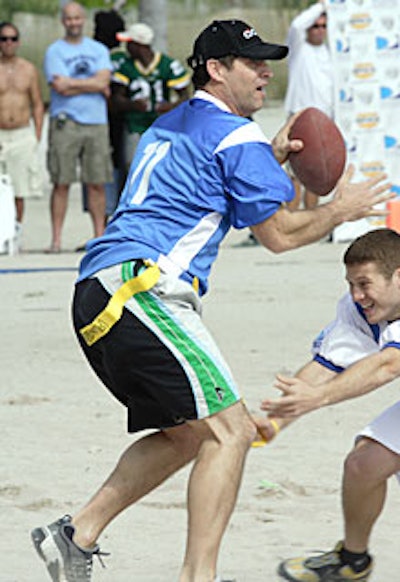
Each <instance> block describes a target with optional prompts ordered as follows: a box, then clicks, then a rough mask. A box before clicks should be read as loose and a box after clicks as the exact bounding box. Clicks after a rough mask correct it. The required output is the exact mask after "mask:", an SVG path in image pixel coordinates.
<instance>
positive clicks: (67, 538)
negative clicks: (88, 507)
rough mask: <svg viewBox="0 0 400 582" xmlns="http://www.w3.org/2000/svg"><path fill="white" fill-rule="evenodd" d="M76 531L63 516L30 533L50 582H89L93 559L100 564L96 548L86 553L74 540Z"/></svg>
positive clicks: (99, 555) (68, 517)
mask: <svg viewBox="0 0 400 582" xmlns="http://www.w3.org/2000/svg"><path fill="white" fill-rule="evenodd" d="M74 531H75V528H74V526H73V525H72V523H71V517H70V516H69V515H64V517H62V518H61V519H59V520H58V521H55V522H54V523H51V524H50V525H48V526H45V527H38V528H36V529H34V530H33V531H32V532H31V537H32V541H33V543H34V546H35V548H36V551H37V553H38V554H39V556H40V557H41V558H42V560H43V561H44V562H45V564H46V566H47V570H48V572H49V574H50V577H51V579H52V580H53V582H90V580H91V578H92V567H93V556H95V555H96V556H98V558H99V560H100V563H101V565H102V566H103V568H104V564H103V562H102V560H101V556H102V555H108V554H104V553H102V552H100V548H99V546H97V545H96V546H94V548H92V549H90V550H87V549H83V548H80V547H79V546H77V545H76V544H75V543H74V542H73V541H72V537H73V535H74Z"/></svg>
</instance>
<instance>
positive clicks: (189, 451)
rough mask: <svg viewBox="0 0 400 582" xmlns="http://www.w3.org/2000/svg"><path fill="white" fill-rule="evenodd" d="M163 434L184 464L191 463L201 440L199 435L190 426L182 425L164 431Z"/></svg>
mask: <svg viewBox="0 0 400 582" xmlns="http://www.w3.org/2000/svg"><path fill="white" fill-rule="evenodd" d="M163 434H164V436H165V437H166V438H167V439H168V440H169V441H170V443H171V445H172V446H173V447H174V448H175V449H176V450H177V452H178V453H179V454H180V455H181V456H182V458H183V459H184V460H185V462H186V463H189V462H190V461H192V460H193V459H194V458H195V457H196V455H197V453H198V452H199V448H200V445H201V442H202V440H201V439H200V437H199V435H198V434H196V433H195V432H194V431H193V429H192V428H191V426H190V425H188V424H182V425H180V426H177V427H174V428H170V429H167V430H164V431H163Z"/></svg>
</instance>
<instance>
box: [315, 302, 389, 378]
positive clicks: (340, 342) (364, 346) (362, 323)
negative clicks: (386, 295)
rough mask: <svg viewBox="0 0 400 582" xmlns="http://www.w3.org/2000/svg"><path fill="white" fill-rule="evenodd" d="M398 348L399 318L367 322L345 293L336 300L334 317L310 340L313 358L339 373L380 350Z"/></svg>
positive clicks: (356, 305)
mask: <svg viewBox="0 0 400 582" xmlns="http://www.w3.org/2000/svg"><path fill="white" fill-rule="evenodd" d="M387 347H395V348H398V349H400V321H393V322H390V323H388V322H386V321H384V322H380V323H379V324H370V323H368V321H367V320H366V318H365V316H364V314H363V311H362V308H361V307H360V305H359V304H358V303H356V302H354V301H353V299H352V297H351V295H350V293H346V295H344V296H343V297H342V298H341V300H340V301H339V303H338V306H337V311H336V319H335V320H334V321H333V322H332V323H330V324H329V325H327V326H326V327H325V328H324V329H323V330H322V331H321V333H320V334H319V335H318V337H317V338H316V339H315V340H314V343H313V346H312V353H313V356H314V360H315V361H317V362H318V363H320V364H321V365H322V366H324V367H327V368H329V369H331V370H333V371H335V372H341V371H343V370H344V369H345V368H347V367H349V366H350V365H352V364H354V363H355V362H357V361H358V360H360V359H362V358H365V357H366V356H369V355H371V354H373V353H375V352H378V351H379V350H381V349H384V348H387Z"/></svg>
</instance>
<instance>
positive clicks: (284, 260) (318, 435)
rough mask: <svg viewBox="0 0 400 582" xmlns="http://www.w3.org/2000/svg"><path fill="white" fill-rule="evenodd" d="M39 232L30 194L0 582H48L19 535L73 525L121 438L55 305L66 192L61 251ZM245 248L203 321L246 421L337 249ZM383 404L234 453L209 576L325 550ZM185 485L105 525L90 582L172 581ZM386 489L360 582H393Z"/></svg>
mask: <svg viewBox="0 0 400 582" xmlns="http://www.w3.org/2000/svg"><path fill="white" fill-rule="evenodd" d="M283 118H284V114H283V111H282V109H281V107H280V106H279V105H275V106H273V107H269V108H266V109H265V110H263V111H262V112H261V114H260V115H259V117H258V119H259V120H260V123H261V124H262V125H263V127H264V128H265V131H266V133H267V134H268V135H271V131H274V130H275V129H276V127H277V126H278V125H279V123H280V122H281V121H282V120H283ZM49 231H50V222H49V213H48V192H46V195H45V196H44V197H43V199H40V200H32V201H29V203H28V204H27V210H26V224H25V235H24V245H25V252H23V253H20V254H18V255H15V256H5V255H2V256H0V270H1V271H0V273H1V275H0V298H1V302H0V310H1V325H2V341H1V344H0V354H1V367H2V373H1V387H2V390H1V396H0V422H1V426H2V443H3V446H2V448H1V453H0V454H1V461H0V467H1V468H0V471H1V478H0V507H1V516H2V517H1V520H0V528H1V531H0V548H1V567H0V582H44V581H45V580H47V579H49V578H48V577H47V574H46V571H45V567H44V564H43V563H42V562H41V561H40V560H39V559H38V557H37V555H36V553H35V552H34V550H33V547H32V545H31V542H30V537H29V532H30V530H31V529H32V528H33V527H35V526H38V525H43V524H46V523H49V522H51V521H53V520H54V519H57V518H58V517H60V516H61V515H63V514H65V513H71V514H73V513H74V512H75V511H76V510H77V509H78V508H79V507H80V506H81V505H82V504H83V503H84V502H85V501H86V500H87V499H88V497H89V496H90V495H91V494H92V493H93V492H94V491H95V489H96V488H97V487H98V486H99V485H100V484H101V482H102V481H103V479H104V478H105V477H106V476H107V475H108V473H109V471H110V470H111V469H112V468H113V466H114V464H115V461H116V459H117V457H118V455H119V454H120V453H121V452H122V451H123V449H124V448H125V447H126V446H127V445H128V444H129V443H130V442H132V439H134V438H137V437H136V436H128V435H127V434H126V431H125V414H124V411H123V410H122V408H121V407H120V406H119V405H118V403H116V402H115V401H114V400H113V399H112V398H111V396H110V395H109V394H108V392H107V391H106V390H105V389H103V387H102V386H101V385H100V384H99V382H98V381H97V380H96V378H95V377H94V375H93V373H92V372H91V371H90V369H89V368H88V366H87V364H86V362H85V361H84V359H83V357H82V355H81V353H80V351H79V347H78V345H77V342H76V340H75V337H74V335H73V332H72V327H71V320H70V302H71V295H72V289H73V284H74V281H75V278H76V268H77V265H78V263H79V260H80V258H81V257H82V254H79V253H75V252H74V251H73V249H74V248H75V246H77V245H79V244H80V243H82V242H83V241H85V240H86V239H87V238H88V237H90V234H91V227H90V222H89V218H88V216H87V215H84V214H83V213H82V211H81V206H80V195H79V187H77V186H74V188H73V191H72V192H71V197H70V206H69V210H68V216H67V221H66V225H65V232H64V245H65V248H66V249H69V250H67V251H66V252H63V253H61V254H59V255H45V254H43V252H42V250H43V248H45V246H46V245H48V243H49ZM246 237H247V231H242V232H237V231H234V232H232V233H231V234H230V235H229V236H228V237H227V239H226V241H225V242H224V244H223V247H222V249H221V253H220V257H219V260H218V261H217V263H216V265H215V267H214V270H213V273H212V276H211V291H210V293H209V295H208V296H207V297H206V298H205V299H204V320H205V322H206V323H207V325H208V326H209V328H210V330H211V331H212V333H213V334H214V336H215V337H216V339H217V341H218V343H219V345H220V347H221V349H222V351H223V353H224V354H225V355H226V358H227V360H228V362H229V363H230V365H231V367H232V370H233V372H234V375H235V377H236V379H237V381H238V383H239V385H240V386H241V389H242V392H243V395H244V397H245V399H246V401H247V404H248V406H249V408H250V409H251V410H252V411H257V410H258V407H259V403H260V400H261V398H262V397H264V396H266V395H272V394H275V393H276V390H275V389H274V388H273V382H274V375H275V373H276V372H278V371H281V372H282V371H284V372H285V373H294V372H295V371H296V369H297V368H298V367H299V366H300V365H302V364H303V363H304V362H305V361H306V360H307V359H308V358H309V348H310V344H311V341H312V339H313V338H314V337H315V335H316V334H317V333H318V332H319V330H320V329H321V327H322V326H323V325H324V324H326V323H327V322H328V321H330V320H331V319H332V318H333V317H334V315H335V306H336V301H337V299H338V298H339V296H340V295H341V293H342V292H343V291H344V290H345V289H346V286H345V283H344V276H343V275H344V270H343V267H342V264H341V257H342V255H343V251H344V249H345V247H346V245H345V244H343V243H340V244H329V243H326V242H319V243H316V244H313V245H310V246H308V247H306V248H303V249H299V250H296V251H292V252H288V253H285V254H282V255H273V254H272V253H270V252H268V251H266V250H265V249H263V248H261V247H259V246H254V247H247V248H246V247H241V246H236V245H237V244H238V243H241V242H242V241H243V240H245V239H246ZM397 391H398V386H397V385H396V384H394V385H391V386H388V387H385V388H382V389H381V390H378V391H376V392H375V393H372V394H370V395H368V396H365V397H363V398H360V399H358V400H355V401H352V402H347V403H342V404H339V405H336V406H334V407H330V408H325V409H323V410H320V411H316V412H314V413H312V414H310V415H309V416H306V417H303V418H302V419H300V420H299V421H298V422H297V423H295V424H294V425H293V426H291V427H289V428H288V429H287V430H286V431H283V432H282V433H281V434H280V435H279V436H278V438H277V439H276V440H275V441H273V442H272V443H271V444H269V445H267V446H265V447H263V448H259V449H253V450H251V451H250V453H249V456H248V460H247V464H246V469H245V473H244V477H243V483H242V487H241V490H240V495H239V499H238V504H237V507H236V510H235V512H234V514H233V517H232V519H231V522H230V525H229V527H228V530H227V533H226V536H225V538H224V542H223V547H222V551H221V557H220V564H219V571H220V573H221V574H224V576H225V577H226V578H229V577H234V578H236V579H237V580H238V582H259V581H260V580H265V581H267V582H278V576H277V575H276V568H277V565H278V563H279V561H280V560H281V559H283V558H287V557H291V556H297V555H302V554H304V553H308V552H310V551H313V550H326V549H330V548H331V547H332V546H333V544H334V543H335V542H336V541H337V540H338V539H340V537H341V535H342V518H341V500H340V486H341V473H342V466H343V460H344V458H345V455H346V453H347V451H349V450H350V448H351V446H352V443H353V439H354V436H355V435H356V433H357V431H358V430H359V429H361V428H362V427H363V426H364V425H365V424H366V423H367V422H368V421H369V420H370V419H372V418H373V417H374V416H375V415H376V414H377V413H378V412H380V411H381V410H383V408H384V407H386V406H388V405H389V404H391V403H393V402H395V400H396V399H397ZM188 474H189V469H186V470H183V471H181V472H180V473H178V474H177V475H176V476H174V477H173V478H172V479H171V480H169V481H168V482H167V483H165V484H164V485H163V486H162V487H160V488H159V489H158V490H157V491H155V492H153V493H152V494H150V495H149V496H147V497H146V498H144V499H143V500H142V501H140V502H139V503H137V504H136V505H135V506H134V507H132V508H130V509H129V510H128V511H126V512H125V513H124V514H123V515H121V516H120V517H119V518H117V519H116V520H115V522H114V523H113V524H111V526H110V527H109V528H108V529H107V530H106V532H105V533H104V535H103V536H102V538H101V540H100V544H101V547H102V549H103V550H104V551H107V552H110V553H111V555H110V556H109V557H106V558H104V560H105V562H106V566H107V568H106V569H102V568H101V565H100V564H98V563H97V560H95V564H94V575H93V581H94V582H97V581H98V582H131V581H132V580H135V581H136V582H161V581H162V582H174V581H176V580H177V577H178V572H179V566H180V563H181V560H182V556H183V551H184V544H185V529H186V512H185V508H186V502H185V492H186V484H187V479H188ZM397 487H398V485H397V483H396V480H395V479H392V480H391V482H390V483H389V492H388V499H387V503H386V507H385V510H384V513H383V515H382V516H381V518H380V520H379V522H378V524H377V525H376V527H375V530H374V533H373V537H372V540H371V551H372V553H373V554H374V555H375V557H376V568H375V571H374V574H373V576H372V578H371V580H372V582H387V581H388V580H394V579H396V577H398V572H399V570H400V557H399V554H398V541H397V542H396V540H398V539H399V537H400V519H399V517H398V511H396V508H397V501H398V497H397V496H398V491H397ZM210 495H212V492H210ZM396 556H397V557H396Z"/></svg>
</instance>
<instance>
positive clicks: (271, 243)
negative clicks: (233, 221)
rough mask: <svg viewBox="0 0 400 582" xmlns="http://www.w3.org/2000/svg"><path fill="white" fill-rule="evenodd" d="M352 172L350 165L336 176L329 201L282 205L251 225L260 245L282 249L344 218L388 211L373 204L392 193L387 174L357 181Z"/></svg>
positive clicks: (310, 238)
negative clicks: (309, 206)
mask: <svg viewBox="0 0 400 582" xmlns="http://www.w3.org/2000/svg"><path fill="white" fill-rule="evenodd" d="M353 175H354V167H353V166H350V167H349V168H348V169H347V170H346V172H345V173H344V174H343V176H342V178H341V179H340V180H339V183H338V186H337V188H336V191H335V195H334V198H333V200H332V201H331V202H328V203H327V204H322V205H320V206H317V207H316V208H314V209H312V210H297V211H294V212H292V211H290V210H289V209H288V208H286V207H285V206H282V207H281V208H280V209H279V210H278V211H277V212H275V214H273V215H272V216H271V217H270V218H268V219H267V220H265V221H264V222H261V223H259V224H256V225H253V226H252V227H251V230H252V232H253V234H254V235H255V237H256V238H257V240H258V241H259V242H260V243H261V244H262V245H263V246H265V247H266V248H268V249H269V250H271V251H272V252H275V253H281V252H284V251H287V250H291V249H295V248H298V247H301V246H303V245H306V244H310V243H312V242H316V241H318V240H320V239H321V238H322V237H324V236H326V235H328V234H329V233H330V232H332V230H333V229H334V228H335V227H337V226H339V224H342V223H343V222H348V221H353V220H359V219H360V218H365V217H366V216H383V215H385V214H387V212H386V210H381V209H377V208H376V206H377V205H379V204H382V203H384V202H387V201H388V200H390V199H392V198H393V197H394V196H395V194H394V192H391V191H390V188H391V184H389V183H388V182H387V181H386V178H387V176H386V174H383V173H380V174H378V175H377V176H374V177H373V178H369V179H368V180H364V181H362V182H357V183H352V182H351V179H352V177H353Z"/></svg>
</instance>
